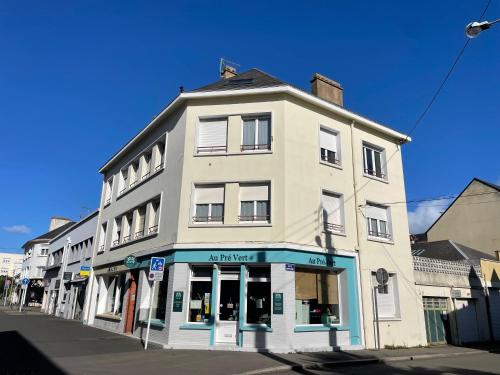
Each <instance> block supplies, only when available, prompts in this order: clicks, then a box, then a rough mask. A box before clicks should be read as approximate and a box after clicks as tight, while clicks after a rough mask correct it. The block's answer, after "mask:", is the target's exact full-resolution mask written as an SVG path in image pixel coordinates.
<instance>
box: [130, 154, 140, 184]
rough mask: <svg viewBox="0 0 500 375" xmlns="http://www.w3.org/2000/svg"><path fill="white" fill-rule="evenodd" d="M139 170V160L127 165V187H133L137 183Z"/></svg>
mask: <svg viewBox="0 0 500 375" xmlns="http://www.w3.org/2000/svg"><path fill="white" fill-rule="evenodd" d="M140 179H141V172H140V171H139V160H136V161H134V162H133V163H132V164H130V167H129V181H130V182H129V185H128V187H129V188H133V187H134V186H135V185H137V184H138V183H139V181H140Z"/></svg>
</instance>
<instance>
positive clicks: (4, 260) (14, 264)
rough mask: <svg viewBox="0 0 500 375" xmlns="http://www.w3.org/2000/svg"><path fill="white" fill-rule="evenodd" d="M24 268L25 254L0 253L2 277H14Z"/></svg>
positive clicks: (0, 272) (0, 273)
mask: <svg viewBox="0 0 500 375" xmlns="http://www.w3.org/2000/svg"><path fill="white" fill-rule="evenodd" d="M22 267H23V254H15V253H0V276H9V277H14V276H15V275H16V274H18V273H21V269H22Z"/></svg>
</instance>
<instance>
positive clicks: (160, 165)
mask: <svg viewBox="0 0 500 375" xmlns="http://www.w3.org/2000/svg"><path fill="white" fill-rule="evenodd" d="M162 169H163V160H162V161H160V164H158V165H157V166H156V167H155V172H158V171H160V170H162Z"/></svg>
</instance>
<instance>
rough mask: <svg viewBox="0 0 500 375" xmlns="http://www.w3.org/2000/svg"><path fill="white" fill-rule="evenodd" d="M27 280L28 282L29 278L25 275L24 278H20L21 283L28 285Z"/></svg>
mask: <svg viewBox="0 0 500 375" xmlns="http://www.w3.org/2000/svg"><path fill="white" fill-rule="evenodd" d="M29 282H30V279H28V278H27V277H25V278H24V279H22V280H21V283H22V284H23V285H28V284H29Z"/></svg>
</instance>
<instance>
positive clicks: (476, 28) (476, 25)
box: [465, 18, 500, 39]
mask: <svg viewBox="0 0 500 375" xmlns="http://www.w3.org/2000/svg"><path fill="white" fill-rule="evenodd" d="M497 22H500V18H499V19H497V20H494V21H483V22H477V21H474V22H471V23H469V24H468V25H467V26H465V35H467V37H468V38H471V39H472V38H476V37H477V36H478V35H479V33H481V32H482V31H484V30H488V29H489V28H490V27H491V26H493V25H494V24H496V23H497Z"/></svg>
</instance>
